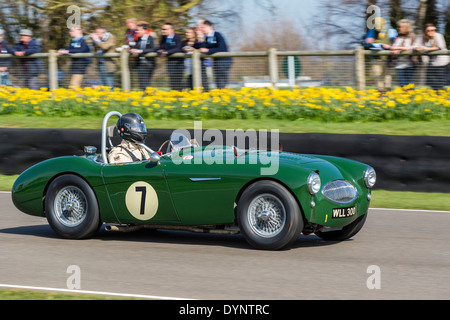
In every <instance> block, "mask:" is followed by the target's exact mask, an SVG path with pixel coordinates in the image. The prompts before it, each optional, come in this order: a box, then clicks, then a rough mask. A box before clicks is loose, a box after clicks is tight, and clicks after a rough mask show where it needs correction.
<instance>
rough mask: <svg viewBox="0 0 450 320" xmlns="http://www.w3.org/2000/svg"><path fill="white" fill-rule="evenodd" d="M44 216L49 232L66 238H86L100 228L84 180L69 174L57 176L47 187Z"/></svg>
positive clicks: (90, 192)
mask: <svg viewBox="0 0 450 320" xmlns="http://www.w3.org/2000/svg"><path fill="white" fill-rule="evenodd" d="M45 215H46V217H47V221H48V223H49V224H50V226H51V227H52V229H53V230H54V231H55V232H56V233H57V234H58V235H60V236H61V237H64V238H68V239H85V238H90V237H92V236H93V235H94V234H95V233H96V232H97V231H98V229H99V227H100V225H101V223H100V214H99V209H98V203H97V198H96V196H95V193H94V191H93V190H92V188H91V187H90V186H89V184H88V183H87V182H86V181H85V180H83V179H82V178H80V177H78V176H76V175H71V174H66V175H62V176H59V177H57V178H56V179H55V180H54V181H53V182H52V183H51V184H50V187H49V188H48V191H47V195H46V198H45Z"/></svg>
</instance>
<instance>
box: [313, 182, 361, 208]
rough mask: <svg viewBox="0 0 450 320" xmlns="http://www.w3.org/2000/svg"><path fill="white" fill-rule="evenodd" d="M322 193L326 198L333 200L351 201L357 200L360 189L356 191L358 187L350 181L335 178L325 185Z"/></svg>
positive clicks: (340, 201) (339, 201) (338, 201)
mask: <svg viewBox="0 0 450 320" xmlns="http://www.w3.org/2000/svg"><path fill="white" fill-rule="evenodd" d="M322 194H323V195H324V196H325V198H327V199H328V200H331V201H333V202H337V203H350V202H352V201H353V200H355V198H356V196H357V195H358V191H356V188H355V187H354V186H353V185H352V184H351V183H350V182H348V181H345V180H334V181H331V182H329V183H327V184H326V185H325V186H324V187H323V189H322Z"/></svg>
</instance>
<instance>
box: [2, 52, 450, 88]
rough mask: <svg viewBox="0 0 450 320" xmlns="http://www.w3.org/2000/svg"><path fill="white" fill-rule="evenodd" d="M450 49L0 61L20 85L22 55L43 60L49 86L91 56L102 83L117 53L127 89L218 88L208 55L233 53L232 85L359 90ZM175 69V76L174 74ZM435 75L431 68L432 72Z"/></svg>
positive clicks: (43, 80)
mask: <svg viewBox="0 0 450 320" xmlns="http://www.w3.org/2000/svg"><path fill="white" fill-rule="evenodd" d="M449 55H450V50H440V51H433V52H428V53H421V52H417V51H403V52H401V53H399V54H396V53H393V52H392V51H389V50H385V51H370V50H364V49H363V48H362V47H358V48H356V49H355V50H339V51H278V50H277V49H274V48H273V49H270V50H268V51H253V52H220V53H215V54H212V55H206V54H201V53H200V52H199V51H198V50H195V51H194V52H193V53H191V54H184V53H175V54H173V55H171V56H170V57H168V58H164V57H160V56H158V54H157V53H149V54H146V55H142V56H133V55H130V54H129V52H128V51H126V50H122V51H121V52H120V53H119V52H118V53H107V54H96V53H77V54H68V55H60V54H58V53H57V51H56V50H50V51H49V52H46V53H36V54H32V55H29V56H21V57H17V56H13V55H11V54H0V63H1V62H2V61H5V60H4V59H10V60H11V61H12V63H11V67H10V70H9V76H10V77H9V78H10V79H9V82H10V84H11V85H13V86H17V87H21V86H26V81H24V79H25V78H26V77H27V75H26V73H25V72H24V70H22V68H21V62H20V60H22V59H28V61H31V60H32V59H34V60H36V59H39V60H40V63H41V70H40V77H39V79H40V80H39V81H40V82H39V83H40V86H41V87H47V88H49V89H57V88H59V87H68V82H67V79H68V78H69V77H70V76H71V73H72V71H71V67H70V66H71V64H72V63H73V62H74V61H76V60H73V59H77V60H80V59H87V60H89V63H87V64H88V67H87V68H86V72H85V73H84V76H83V86H90V85H92V86H93V85H98V84H100V83H101V77H100V73H99V69H98V65H99V63H98V62H99V61H100V60H99V59H102V60H103V59H112V60H113V63H114V64H115V66H116V68H115V71H114V74H113V76H114V78H115V84H114V87H117V88H121V89H123V90H135V89H139V87H140V84H141V81H144V84H145V85H147V86H148V87H150V86H151V87H160V88H170V87H172V88H173V86H176V87H177V88H178V89H189V88H190V89H200V88H205V85H206V87H208V88H214V87H217V85H216V84H215V83H214V82H215V80H217V79H216V78H217V75H216V73H215V72H216V70H215V67H213V66H212V65H211V64H207V61H208V60H210V59H212V60H214V63H217V64H220V63H221V62H220V61H221V60H223V58H231V59H233V63H232V64H231V65H229V66H228V68H229V70H228V72H229V79H228V80H227V83H226V85H227V86H229V87H245V86H248V87H255V86H264V87H272V88H279V87H289V86H351V87H355V88H357V89H358V90H364V89H365V88H366V87H367V86H369V87H380V82H382V83H383V85H384V86H385V87H387V88H391V87H393V86H394V85H397V86H398V85H403V84H404V83H402V82H404V81H402V80H404V79H403V78H402V77H403V76H402V74H401V71H400V70H399V68H398V63H397V65H396V60H397V59H400V58H402V57H420V58H422V57H427V58H426V59H429V58H431V57H435V56H449ZM145 58H150V59H153V60H154V61H156V63H155V65H154V66H153V67H152V69H151V71H148V72H149V73H151V76H150V77H147V78H146V79H144V80H141V78H142V74H143V73H142V69H141V70H139V68H141V67H136V62H137V61H138V60H139V59H145ZM87 60H86V61H87ZM180 60H184V65H183V66H181V67H180V64H181V62H180V64H178V67H177V68H178V69H180V68H182V72H181V73H180V72H179V73H178V76H177V77H178V78H176V79H175V80H174V79H173V75H170V74H171V73H173V70H171V69H170V68H171V64H170V61H180ZM216 61H217V62H216ZM427 67H428V65H427V64H423V63H422V64H420V65H417V66H416V67H415V68H414V74H413V75H410V78H411V79H410V81H413V82H414V83H416V84H419V85H426V84H427V81H426V80H427V79H428V78H429V75H427V72H428V73H430V72H434V71H433V70H431V71H430V70H429V69H431V68H427ZM446 68H447V69H446V70H444V71H442V70H441V71H439V72H443V77H444V78H445V79H444V80H443V81H444V83H443V85H450V83H449V82H450V75H449V66H447V67H446ZM444 69H445V66H444ZM149 70H150V69H149ZM436 72H437V71H436ZM144 73H145V70H144ZM0 74H1V73H0ZM169 75H170V78H171V79H169ZM2 76H3V75H2ZM433 76H434V75H433V74H431V77H433ZM382 78H383V79H382ZM389 78H390V80H389ZM145 81H147V83H145ZM173 81H175V82H173ZM1 84H4V83H1ZM141 87H142V86H141Z"/></svg>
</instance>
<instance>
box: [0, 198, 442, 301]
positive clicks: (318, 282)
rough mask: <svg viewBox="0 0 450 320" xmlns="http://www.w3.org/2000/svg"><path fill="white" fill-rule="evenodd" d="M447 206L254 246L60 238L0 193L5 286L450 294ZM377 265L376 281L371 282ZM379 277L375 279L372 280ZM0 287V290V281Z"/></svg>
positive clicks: (271, 294)
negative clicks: (334, 236) (348, 233)
mask: <svg viewBox="0 0 450 320" xmlns="http://www.w3.org/2000/svg"><path fill="white" fill-rule="evenodd" d="M449 226H450V212H423V211H397V210H378V209H371V210H370V212H369V216H368V219H367V221H366V225H365V226H364V228H363V229H362V231H361V232H360V233H359V234H358V235H356V236H355V238H354V239H352V240H348V241H344V242H325V241H322V240H321V239H319V238H318V237H316V236H314V235H312V236H301V237H300V238H299V239H298V241H297V242H296V243H295V244H294V246H293V248H291V249H290V250H284V251H275V252H273V251H259V250H254V249H252V248H251V247H250V246H249V245H248V244H247V243H246V242H245V240H244V239H243V238H242V237H241V236H239V235H238V236H217V235H208V234H194V233H188V232H175V231H153V232H152V231H138V232H134V233H127V234H125V233H116V232H114V233H113V232H106V231H105V230H104V229H103V228H102V229H101V230H100V232H99V233H98V234H97V235H96V237H95V238H93V239H90V240H82V241H72V240H63V239H60V238H58V237H57V236H56V235H55V234H54V233H53V231H52V229H51V228H50V227H49V226H48V224H47V221H46V219H45V218H37V217H32V216H28V215H25V214H23V213H21V212H19V211H18V210H17V209H16V208H15V207H14V205H13V204H12V202H11V195H10V194H8V193H1V194H0V257H1V258H0V284H11V285H25V286H37V287H52V288H63V289H64V288H67V285H66V282H67V279H68V278H69V276H70V275H71V274H68V273H67V268H68V267H69V266H71V265H76V266H78V267H79V268H80V271H81V278H80V279H81V289H82V290H92V291H105V292H116V293H117V292H120V293H128V294H142V295H155V296H167V297H182V298H192V299H251V300H253V299H333V300H334V299H448V298H449V297H450V296H449V293H450V291H449V286H450V273H449V272H448V271H449V269H448V268H449V265H450V232H449ZM372 265H376V266H378V267H379V270H380V273H379V275H380V278H379V280H380V284H381V288H380V289H369V288H368V287H367V280H368V278H369V277H371V276H372V277H373V276H374V275H375V274H372V273H368V268H369V267H370V266H372ZM369 282H370V283H373V282H372V281H369ZM0 289H1V288H0Z"/></svg>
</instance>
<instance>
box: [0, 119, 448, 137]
mask: <svg viewBox="0 0 450 320" xmlns="http://www.w3.org/2000/svg"><path fill="white" fill-rule="evenodd" d="M146 125H147V128H149V129H150V128H154V129H178V128H186V129H193V128H194V121H188V120H153V119H147V120H146ZM0 126H1V127H3V128H77V129H100V128H101V126H102V118H101V117H94V116H84V117H79V116H74V117H38V116H24V115H17V114H12V115H1V116H0ZM449 127H450V120H430V121H409V120H391V121H383V122H358V121H356V122H324V121H314V120H293V121H289V120H270V119H268V120H251V119H249V120H236V119H230V120H203V121H202V128H203V129H243V130H248V129H255V130H259V129H267V130H271V129H278V130H280V132H293V133H305V132H306V133H308V132H321V133H335V134H336V133H346V134H387V135H415V136H450V130H448V128H449Z"/></svg>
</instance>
